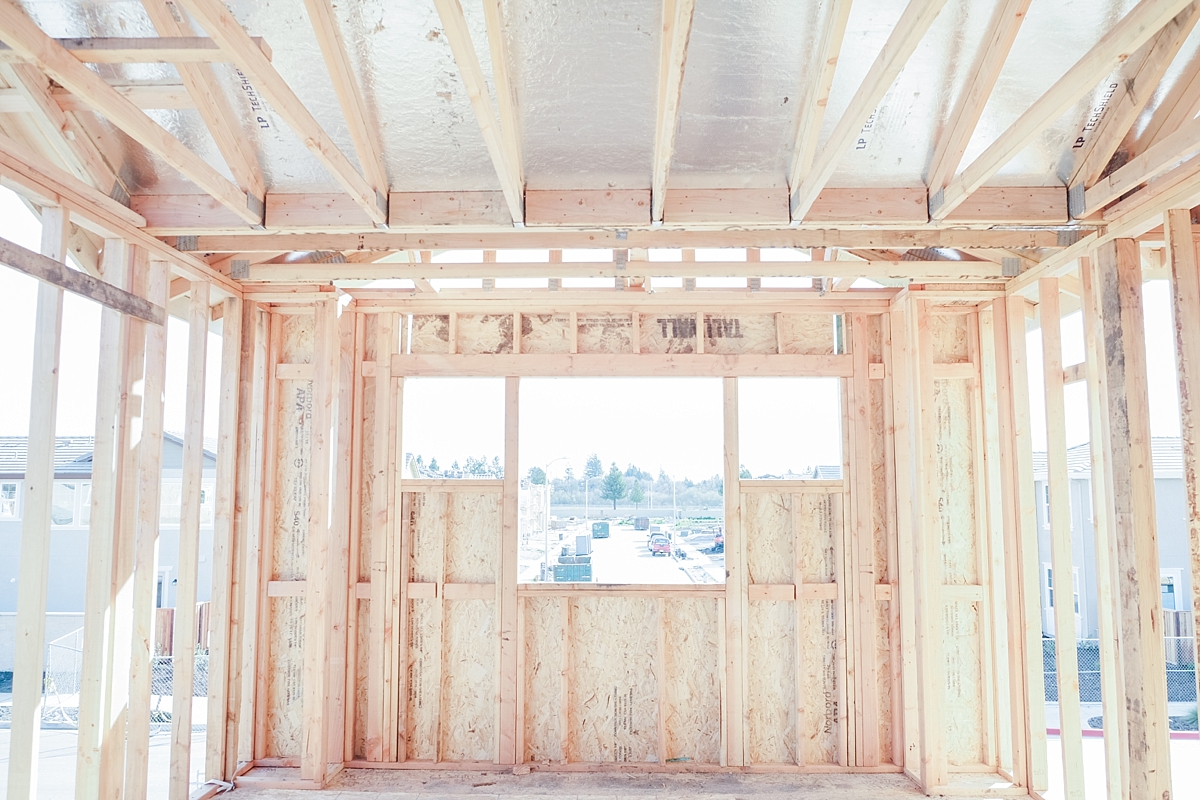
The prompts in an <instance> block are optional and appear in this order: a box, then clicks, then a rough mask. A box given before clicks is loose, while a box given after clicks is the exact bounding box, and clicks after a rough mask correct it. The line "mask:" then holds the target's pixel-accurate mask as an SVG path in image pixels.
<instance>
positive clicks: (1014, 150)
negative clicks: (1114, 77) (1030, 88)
mask: <svg viewBox="0 0 1200 800" xmlns="http://www.w3.org/2000/svg"><path fill="white" fill-rule="evenodd" d="M1187 5H1188V0H1142V2H1140V3H1138V5H1137V6H1135V7H1134V8H1133V10H1132V11H1130V12H1129V13H1128V14H1126V15H1125V16H1124V17H1123V18H1122V19H1121V20H1120V21H1119V22H1118V23H1117V24H1116V25H1114V26H1113V28H1112V30H1110V31H1109V32H1108V33H1106V34H1105V35H1104V36H1103V37H1101V39H1100V41H1099V42H1097V43H1096V44H1095V46H1093V47H1092V49H1091V50H1089V51H1088V52H1087V53H1086V54H1084V56H1083V58H1081V59H1079V61H1077V62H1075V64H1074V66H1072V67H1071V68H1070V69H1068V70H1067V72H1066V74H1065V75H1063V76H1062V77H1061V78H1059V79H1058V81H1056V82H1055V83H1054V85H1053V86H1051V87H1050V88H1049V89H1048V90H1046V92H1045V94H1043V95H1042V96H1041V97H1039V98H1038V99H1037V100H1036V101H1034V103H1033V105H1032V106H1030V107H1029V108H1028V109H1026V110H1025V113H1023V114H1022V115H1021V116H1020V117H1018V118H1017V120H1016V121H1015V122H1014V123H1013V124H1012V125H1010V126H1009V127H1008V129H1007V130H1005V131H1004V133H1002V134H1000V136H999V137H998V138H997V139H996V140H995V141H994V142H992V143H991V144H990V145H989V146H988V148H987V149H986V150H984V151H983V153H981V154H980V155H979V157H978V158H976V159H975V160H974V161H972V162H971V164H970V165H969V166H967V168H966V169H964V170H963V171H962V173H961V174H960V175H959V176H958V177H957V178H955V179H954V180H953V181H951V182H950V183H949V184H948V185H947V186H946V187H945V188H944V189H942V190H941V191H939V192H937V193H935V194H933V195H931V196H930V198H929V212H930V217H931V218H932V219H935V220H941V219H945V218H946V217H947V216H949V214H950V213H951V212H952V211H954V209H956V208H958V206H959V205H961V204H962V202H963V201H964V200H966V199H967V197H969V196H970V195H971V193H972V192H974V191H975V190H976V189H978V188H979V187H981V186H983V184H984V183H986V182H987V181H988V180H989V179H990V178H991V177H992V176H993V175H995V174H996V173H997V172H999V171H1000V169H1001V168H1002V167H1003V166H1004V165H1005V164H1007V163H1008V162H1010V161H1012V160H1013V159H1014V158H1015V157H1016V156H1017V154H1018V153H1020V152H1021V151H1022V150H1024V149H1025V147H1026V146H1028V145H1029V143H1030V142H1032V141H1033V140H1034V139H1036V138H1037V137H1038V135H1039V134H1041V132H1042V131H1043V130H1044V129H1045V128H1046V126H1047V125H1049V124H1050V123H1051V122H1053V121H1054V120H1056V119H1058V118H1059V117H1061V116H1062V115H1063V114H1064V113H1066V112H1067V110H1068V109H1069V108H1070V107H1071V106H1072V105H1074V104H1075V103H1077V102H1078V101H1079V99H1080V98H1081V97H1083V96H1084V95H1086V94H1087V93H1088V92H1089V91H1091V90H1093V89H1094V88H1095V87H1096V84H1097V83H1098V82H1099V81H1101V80H1104V78H1106V77H1107V76H1108V75H1109V74H1110V73H1111V72H1112V71H1113V69H1115V68H1116V67H1117V66H1118V65H1119V64H1121V62H1122V61H1124V60H1125V58H1126V57H1127V56H1128V54H1129V53H1130V52H1131V51H1133V50H1136V49H1137V48H1139V47H1141V46H1142V45H1143V44H1145V43H1146V42H1148V41H1149V40H1150V39H1151V37H1153V36H1154V35H1155V34H1156V33H1157V32H1158V31H1159V30H1161V29H1162V27H1163V26H1164V25H1166V24H1167V23H1168V22H1170V21H1171V20H1172V19H1173V18H1174V17H1175V15H1176V14H1178V13H1179V12H1180V11H1181V10H1182V9H1183V8H1184V7H1185V6H1187Z"/></svg>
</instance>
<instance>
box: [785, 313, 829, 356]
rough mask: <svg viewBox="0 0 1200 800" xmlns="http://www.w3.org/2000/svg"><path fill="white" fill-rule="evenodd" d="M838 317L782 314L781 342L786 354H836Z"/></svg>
mask: <svg viewBox="0 0 1200 800" xmlns="http://www.w3.org/2000/svg"><path fill="white" fill-rule="evenodd" d="M836 320H837V317H836V316H835V315H833V314H780V315H779V342H780V345H781V346H782V352H783V353H786V354H799V355H805V354H811V355H826V354H830V353H833V352H834V348H835V344H836V329H835V324H836Z"/></svg>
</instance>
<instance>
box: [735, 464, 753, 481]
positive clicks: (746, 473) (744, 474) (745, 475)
mask: <svg viewBox="0 0 1200 800" xmlns="http://www.w3.org/2000/svg"><path fill="white" fill-rule="evenodd" d="M738 477H739V478H753V477H754V476H753V475H751V474H750V470H748V469H746V465H745V464H742V471H741V472H739V473H738Z"/></svg>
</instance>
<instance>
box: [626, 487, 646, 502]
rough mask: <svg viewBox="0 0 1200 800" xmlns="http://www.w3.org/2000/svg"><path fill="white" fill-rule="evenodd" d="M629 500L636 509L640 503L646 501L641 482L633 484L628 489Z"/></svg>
mask: <svg viewBox="0 0 1200 800" xmlns="http://www.w3.org/2000/svg"><path fill="white" fill-rule="evenodd" d="M629 499H630V501H631V502H632V503H633V507H634V508H638V507H639V506H640V505H641V503H642V501H643V500H645V499H646V492H645V491H643V490H642V482H641V481H634V482H633V486H632V487H630V489H629Z"/></svg>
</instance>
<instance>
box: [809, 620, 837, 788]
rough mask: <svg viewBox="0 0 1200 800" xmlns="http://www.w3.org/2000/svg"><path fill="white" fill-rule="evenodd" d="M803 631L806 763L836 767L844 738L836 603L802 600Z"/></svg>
mask: <svg viewBox="0 0 1200 800" xmlns="http://www.w3.org/2000/svg"><path fill="white" fill-rule="evenodd" d="M800 630H801V636H802V637H803V638H802V640H801V645H800V646H801V650H802V652H803V653H804V681H803V697H802V701H803V708H804V721H803V730H802V731H801V736H802V742H801V745H802V747H803V749H804V763H805V764H836V763H837V761H838V749H839V740H840V737H841V731H840V726H839V724H838V719H839V716H840V713H841V708H840V707H839V706H840V702H841V700H840V696H839V692H840V688H839V685H838V684H839V675H838V669H837V667H838V659H837V651H838V646H839V643H838V624H837V604H836V601H834V600H805V601H803V602H802V603H801V604H800Z"/></svg>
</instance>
